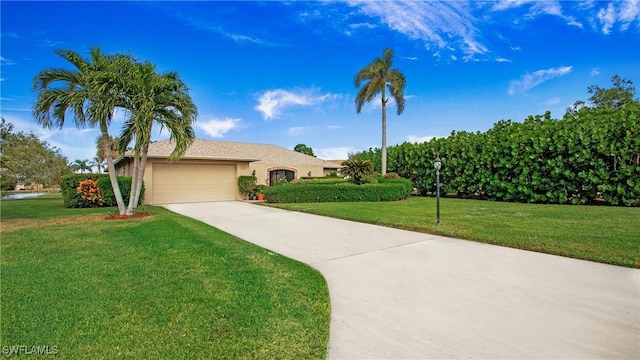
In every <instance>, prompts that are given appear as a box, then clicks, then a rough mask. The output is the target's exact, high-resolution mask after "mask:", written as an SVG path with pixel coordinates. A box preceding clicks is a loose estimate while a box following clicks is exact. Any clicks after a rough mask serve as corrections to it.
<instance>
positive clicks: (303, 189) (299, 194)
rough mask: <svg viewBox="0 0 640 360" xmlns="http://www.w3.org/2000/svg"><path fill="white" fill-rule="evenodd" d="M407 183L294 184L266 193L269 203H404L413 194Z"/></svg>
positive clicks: (389, 181)
mask: <svg viewBox="0 0 640 360" xmlns="http://www.w3.org/2000/svg"><path fill="white" fill-rule="evenodd" d="M411 189H412V186H411V182H410V181H409V180H407V179H384V178H380V179H378V183H377V184H373V183H369V184H364V185H355V184H353V183H350V182H345V181H344V180H343V181H342V182H340V183H334V184H328V183H294V184H287V185H280V186H272V187H269V188H266V189H265V191H264V194H265V199H266V200H267V201H268V202H272V203H292V202H301V203H302V202H318V201H319V202H331V201H341V202H349V201H350V202H353V201H393V200H401V199H404V198H406V197H407V196H409V194H410V193H411Z"/></svg>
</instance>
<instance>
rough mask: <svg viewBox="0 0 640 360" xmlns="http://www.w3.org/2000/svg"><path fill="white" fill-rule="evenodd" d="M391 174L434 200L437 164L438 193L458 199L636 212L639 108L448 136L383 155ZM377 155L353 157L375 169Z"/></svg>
mask: <svg viewBox="0 0 640 360" xmlns="http://www.w3.org/2000/svg"><path fill="white" fill-rule="evenodd" d="M387 153H388V157H387V166H388V169H389V171H390V172H396V173H398V174H399V175H400V176H402V177H404V178H407V179H410V180H412V181H413V182H414V184H415V186H416V188H418V190H419V192H420V193H422V194H425V195H429V194H431V195H435V190H436V189H435V183H436V170H435V169H434V166H433V160H434V159H435V158H436V157H437V156H439V157H440V159H441V160H442V170H441V172H440V183H441V192H442V193H444V194H448V195H451V196H456V197H459V198H474V199H489V200H496V201H512V202H529V203H551V204H610V205H625V206H640V104H638V103H637V102H633V103H628V104H624V105H622V106H621V107H620V109H616V110H613V109H610V108H583V109H581V110H579V111H577V112H575V113H574V114H573V115H572V116H565V117H564V118H563V119H561V120H556V119H552V118H551V114H550V113H548V112H547V113H545V114H544V115H537V116H529V117H528V118H526V119H525V120H524V121H523V122H512V121H509V120H503V121H500V122H497V123H496V124H494V126H493V128H491V129H489V130H488V131H486V132H484V133H481V132H476V133H471V132H464V131H461V132H453V133H452V134H451V135H450V136H449V137H447V138H435V139H432V140H431V141H429V142H424V143H420V144H411V143H404V144H400V145H396V146H391V147H389V148H388V149H387ZM380 156H381V152H380V149H370V150H369V151H366V152H363V153H360V154H358V157H359V158H363V159H369V160H371V161H372V162H373V163H374V164H376V166H379V164H380Z"/></svg>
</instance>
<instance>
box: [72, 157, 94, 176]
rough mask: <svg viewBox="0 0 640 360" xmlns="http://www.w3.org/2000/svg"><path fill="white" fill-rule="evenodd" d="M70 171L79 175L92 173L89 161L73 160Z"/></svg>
mask: <svg viewBox="0 0 640 360" xmlns="http://www.w3.org/2000/svg"><path fill="white" fill-rule="evenodd" d="M71 169H72V170H73V172H79V173H83V174H84V173H92V172H93V169H92V167H91V160H79V159H78V160H75V161H74V162H73V163H71Z"/></svg>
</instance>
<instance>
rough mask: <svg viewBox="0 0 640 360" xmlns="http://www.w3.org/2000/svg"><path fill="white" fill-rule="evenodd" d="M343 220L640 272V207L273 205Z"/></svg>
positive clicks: (419, 201) (451, 202)
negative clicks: (439, 215) (571, 258)
mask: <svg viewBox="0 0 640 360" xmlns="http://www.w3.org/2000/svg"><path fill="white" fill-rule="evenodd" d="M270 205H272V206H276V207H280V208H283V209H289V210H297V211H303V212H309V213H314V214H320V215H326V216H332V217H337V218H341V219H348V220H355V221H360V222H366V223H372V224H379V225H385V226H390V227H396V228H401V229H408V230H415V231H420V232H426V233H430V234H440V235H445V236H451V237H456V238H461V239H469V240H475V241H480V242H485V243H489V244H497V245H503V246H509V247H515V248H520V249H527V250H533V251H538V252H544V253H549V254H557V255H563V256H568V257H574V258H579V259H585V260H592V261H598V262H603V263H608V264H614V265H621V266H627V267H635V268H640V208H626V207H605V206H572V205H538V204H519V203H504V202H491V201H479V200H462V199H450V198H444V199H441V225H440V226H438V225H436V200H435V199H434V198H423V197H417V198H409V199H407V200H404V201H390V202H356V203H332V202H326V203H304V204H270Z"/></svg>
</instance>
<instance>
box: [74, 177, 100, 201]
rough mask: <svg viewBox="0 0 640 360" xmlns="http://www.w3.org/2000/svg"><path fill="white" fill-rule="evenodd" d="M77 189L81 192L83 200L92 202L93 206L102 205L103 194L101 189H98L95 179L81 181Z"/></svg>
mask: <svg viewBox="0 0 640 360" xmlns="http://www.w3.org/2000/svg"><path fill="white" fill-rule="evenodd" d="M76 191H77V192H78V194H80V197H81V198H82V200H83V201H85V202H86V203H89V204H91V206H92V207H99V206H100V205H102V196H101V195H100V189H98V186H97V185H96V181H95V180H91V179H87V180H82V181H80V184H78V187H77V188H76Z"/></svg>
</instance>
